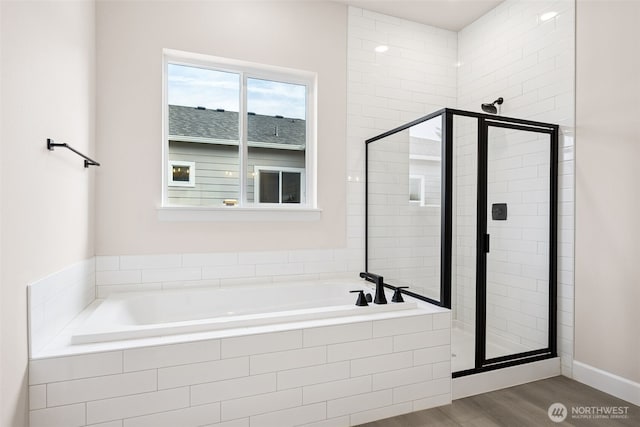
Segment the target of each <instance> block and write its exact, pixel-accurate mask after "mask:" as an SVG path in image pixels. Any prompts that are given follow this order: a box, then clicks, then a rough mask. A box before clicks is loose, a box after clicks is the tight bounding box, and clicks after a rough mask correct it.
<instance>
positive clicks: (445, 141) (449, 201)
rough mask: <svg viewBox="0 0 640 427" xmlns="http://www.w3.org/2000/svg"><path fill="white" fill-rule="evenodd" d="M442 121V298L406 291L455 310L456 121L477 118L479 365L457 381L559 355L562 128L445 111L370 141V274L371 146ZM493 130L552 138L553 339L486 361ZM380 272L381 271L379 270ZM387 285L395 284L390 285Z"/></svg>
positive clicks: (367, 222) (403, 291)
mask: <svg viewBox="0 0 640 427" xmlns="http://www.w3.org/2000/svg"><path fill="white" fill-rule="evenodd" d="M438 116H441V117H442V138H441V141H442V142H441V143H442V146H441V153H442V160H441V162H442V163H441V164H442V169H441V206H442V209H441V231H440V232H441V257H440V299H439V300H434V299H432V298H429V297H426V296H424V295H420V294H416V293H414V292H411V291H408V290H406V289H402V290H400V291H401V293H403V294H406V295H408V296H411V297H414V298H417V299H420V300H423V301H427V302H429V303H432V304H436V305H439V306H441V307H445V308H449V309H451V273H452V236H453V120H454V117H455V116H462V117H471V118H475V119H477V132H478V141H477V145H478V182H477V184H478V194H477V212H476V215H477V218H476V221H477V223H476V224H477V227H476V232H477V238H476V251H477V256H476V337H475V367H474V368H472V369H467V370H463V371H458V372H454V373H453V377H454V378H456V377H461V376H466V375H470V374H476V373H480V372H485V371H490V370H494V369H500V368H505V367H509V366H515V365H521V364H524V363H529V362H535V361H539V360H544V359H550V358H554V357H557V254H558V251H557V236H558V231H557V229H558V134H559V126H558V125H557V124H551V123H543V122H537V121H532V120H524V119H517V118H513V117H502V116H495V115H491V114H484V113H476V112H472V111H465V110H458V109H452V108H443V109H441V110H438V111H435V112H433V113H431V114H428V115H426V116H424V117H421V118H419V119H417V120H414V121H412V122H409V123H406V124H404V125H402V126H399V127H397V128H394V129H392V130H389V131H387V132H384V133H382V134H380V135H377V136H375V137H373V138H370V139H367V140H366V141H365V147H366V149H365V176H366V179H365V271H369V270H368V266H369V265H368V264H369V263H368V253H369V186H368V183H369V150H368V148H369V144H370V143H372V142H375V141H378V140H381V139H383V138H386V137H388V136H390V135H393V134H395V133H398V132H401V131H404V130H406V129H408V128H410V127H412V126H415V125H418V124H420V123H423V122H425V121H428V120H431V119H434V118H436V117H438ZM490 127H500V128H508V129H514V130H522V131H529V132H537V133H545V134H548V135H549V137H550V147H549V149H550V153H549V154H550V170H549V177H550V180H549V181H550V185H549V195H550V200H549V210H550V212H549V307H548V308H549V314H548V315H549V336H548V345H547V347H546V348H542V349H537V350H532V351H527V352H522V353H514V354H510V355H507V356H501V357H495V358H490V359H487V357H486V336H487V330H486V322H487V319H486V302H487V283H486V262H487V259H486V257H487V252H486V249H485V248H486V245H487V244H488V238H487V161H488V160H487V156H488V132H489V128H490ZM373 273H375V272H373ZM385 287H387V288H390V289H395V286H392V285H390V284H386V283H385Z"/></svg>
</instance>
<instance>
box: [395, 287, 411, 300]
mask: <svg viewBox="0 0 640 427" xmlns="http://www.w3.org/2000/svg"><path fill="white" fill-rule="evenodd" d="M408 288H409V287H408V286H396V289H395V291H394V292H393V297H391V301H392V302H404V298H402V289H408Z"/></svg>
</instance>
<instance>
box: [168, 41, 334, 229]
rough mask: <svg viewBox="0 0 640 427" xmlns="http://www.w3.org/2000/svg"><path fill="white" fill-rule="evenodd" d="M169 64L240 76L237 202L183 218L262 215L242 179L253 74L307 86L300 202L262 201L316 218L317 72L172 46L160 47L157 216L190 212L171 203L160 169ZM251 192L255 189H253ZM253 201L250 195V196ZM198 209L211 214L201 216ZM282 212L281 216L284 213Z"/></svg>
mask: <svg viewBox="0 0 640 427" xmlns="http://www.w3.org/2000/svg"><path fill="white" fill-rule="evenodd" d="M169 64H176V65H184V66H193V67H199V68H204V69H211V70H216V71H224V72H232V73H237V74H240V78H241V85H240V100H239V101H240V110H241V111H240V113H241V114H238V116H239V129H240V150H239V156H240V195H239V196H240V197H239V203H238V205H236V206H228V207H225V206H221V207H197V210H198V211H200V212H198V214H197V215H191V214H185V215H184V220H186V221H189V220H196V221H202V220H207V219H206V218H210V219H211V220H214V221H215V220H220V219H222V220H224V219H225V218H229V219H236V220H237V219H238V218H239V217H238V216H237V215H221V216H220V217H219V218H216V212H219V211H228V210H230V209H232V210H234V211H235V210H239V211H256V212H260V215H256V216H252V215H243V217H246V218H248V219H249V220H250V219H251V218H254V217H255V219H256V220H264V219H265V216H264V214H265V204H260V203H249V202H248V201H247V190H248V188H247V180H248V177H247V175H248V173H249V172H250V171H249V170H248V140H247V120H246V114H247V113H248V112H247V111H246V105H247V79H249V78H255V79H262V80H271V81H275V82H282V83H291V84H298V85H304V86H305V87H306V118H305V125H306V143H305V168H304V176H305V186H304V194H305V203H300V204H297V203H295V204H294V203H283V204H266V205H267V207H268V209H271V210H273V211H274V212H278V211H285V210H286V211H290V210H292V209H293V210H298V211H300V212H305V211H306V212H308V213H309V215H304V214H303V215H301V216H300V220H303V221H306V220H317V219H320V215H319V214H320V212H321V211H320V209H318V205H317V144H316V141H317V110H316V99H317V74H316V73H314V72H309V71H302V70H294V69H290V68H284V67H276V66H270V65H262V64H256V63H251V62H247V61H240V60H235V59H228V58H220V57H215V56H210V55H203V54H197V53H191V52H183V51H177V50H172V49H164V50H163V79H162V94H163V96H162V105H163V107H162V111H163V114H162V125H163V138H162V140H163V142H162V147H163V149H162V164H163V173H162V201H161V204H160V206H159V208H158V218H159V219H161V220H167V221H180V220H182V219H181V218H180V217H181V215H180V211H181V210H182V211H184V212H192V211H194V207H184V206H176V205H172V204H170V203H169V201H168V188H169V180H168V174H167V173H166V172H165V171H164V168H165V167H167V166H166V165H168V156H169V141H168V137H169V123H168V110H169V106H168V95H167V92H168V66H169ZM254 191H255V190H254ZM254 200H255V198H254ZM203 211H208V212H210V213H211V215H209V214H206V213H205V214H203ZM190 216H191V217H197V219H191V218H189V217H190ZM285 216H286V217H287V218H288V220H291V219H292V218H293V220H295V215H293V216H291V215H285ZM285 216H283V217H285ZM267 217H270V219H274V220H280V218H278V215H277V213H276V214H274V215H267Z"/></svg>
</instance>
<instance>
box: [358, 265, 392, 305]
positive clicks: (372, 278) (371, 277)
mask: <svg viewBox="0 0 640 427" xmlns="http://www.w3.org/2000/svg"><path fill="white" fill-rule="evenodd" d="M360 277H361V278H363V279H365V280H367V281H369V282H371V283H375V284H376V296H375V298H374V299H373V302H374V304H386V303H387V297H385V295H384V278H383V277H382V276H378V275H377V274H373V273H368V272H362V273H360Z"/></svg>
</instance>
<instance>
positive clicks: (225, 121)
mask: <svg viewBox="0 0 640 427" xmlns="http://www.w3.org/2000/svg"><path fill="white" fill-rule="evenodd" d="M248 117H249V121H248V124H247V125H248V130H249V142H266V143H273V144H287V145H302V146H304V145H305V132H306V123H305V120H302V119H291V118H286V117H281V116H276V117H273V116H264V115H261V114H252V113H249V116H248ZM169 135H170V136H181V137H185V138H189V137H194V138H210V139H220V140H225V139H226V140H232V141H237V140H238V113H237V112H235V111H224V110H211V109H203V108H202V107H197V108H195V107H184V106H181V105H169Z"/></svg>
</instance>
